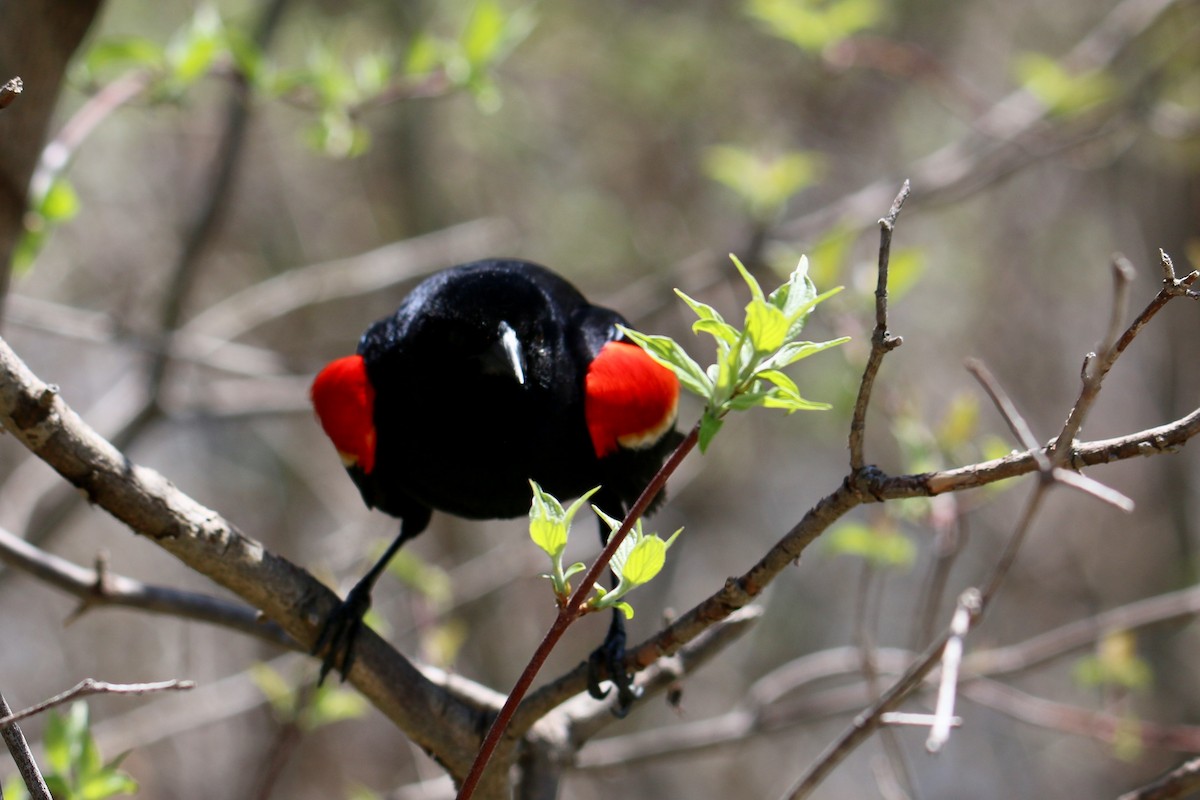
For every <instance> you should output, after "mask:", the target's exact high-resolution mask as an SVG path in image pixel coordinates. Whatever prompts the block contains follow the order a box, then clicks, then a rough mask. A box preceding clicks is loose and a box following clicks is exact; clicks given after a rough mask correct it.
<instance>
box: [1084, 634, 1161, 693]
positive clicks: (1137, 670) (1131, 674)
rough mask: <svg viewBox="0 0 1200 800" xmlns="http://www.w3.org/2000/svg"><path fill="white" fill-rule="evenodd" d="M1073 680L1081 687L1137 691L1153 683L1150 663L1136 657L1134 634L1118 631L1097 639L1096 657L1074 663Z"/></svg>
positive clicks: (1135, 636) (1135, 637) (1088, 657)
mask: <svg viewBox="0 0 1200 800" xmlns="http://www.w3.org/2000/svg"><path fill="white" fill-rule="evenodd" d="M1074 672H1075V680H1076V681H1078V682H1079V683H1080V684H1081V685H1083V686H1088V687H1094V686H1115V687H1118V688H1122V689H1131V690H1133V691H1141V690H1144V689H1147V688H1149V687H1150V685H1151V684H1152V683H1153V682H1154V672H1153V670H1152V669H1151V668H1150V664H1149V663H1148V662H1147V661H1146V660H1145V659H1143V658H1142V657H1141V656H1139V655H1138V654H1137V635H1136V634H1135V633H1134V632H1133V631H1129V630H1118V631H1112V632H1110V633H1108V634H1105V635H1104V637H1103V638H1101V639H1100V641H1099V643H1098V646H1097V648H1096V654H1095V655H1091V656H1087V657H1085V658H1082V659H1080V660H1079V661H1077V662H1076V664H1075V670H1074Z"/></svg>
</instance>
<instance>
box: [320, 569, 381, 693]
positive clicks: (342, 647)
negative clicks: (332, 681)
mask: <svg viewBox="0 0 1200 800" xmlns="http://www.w3.org/2000/svg"><path fill="white" fill-rule="evenodd" d="M370 607H371V593H370V591H360V587H359V586H355V587H354V588H353V589H351V590H350V593H349V594H348V595H346V599H345V600H343V601H342V602H341V603H339V604H338V605H337V606H336V607H335V608H334V609H333V610H332V611H330V612H329V616H328V617H326V618H325V624H324V625H322V626H321V632H320V633H319V634H318V635H317V641H316V643H315V644H313V648H312V653H313V655H321V654H322V653H324V656H323V658H322V659H321V674H320V676H318V678H317V685H318V686H320V685H321V684H323V683H324V682H325V678H326V676H327V675H329V673H330V672H333V671H334V670H335V669H336V670H338V671H340V672H341V673H342V680H343V681H344V680H346V676H348V675H349V674H350V669H351V668H352V667H353V666H354V643H355V642H356V641H357V640H358V634H359V633H360V632H361V631H362V628H363V615H364V614H366V613H367V609H368V608H370Z"/></svg>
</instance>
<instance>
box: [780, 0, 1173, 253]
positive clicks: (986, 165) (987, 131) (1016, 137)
mask: <svg viewBox="0 0 1200 800" xmlns="http://www.w3.org/2000/svg"><path fill="white" fill-rule="evenodd" d="M1181 3H1182V0H1122V2H1120V3H1118V4H1117V5H1116V6H1115V7H1114V8H1113V9H1112V11H1110V12H1109V13H1108V15H1107V16H1105V17H1104V19H1102V20H1101V21H1100V23H1099V24H1098V25H1097V26H1096V27H1095V28H1093V29H1092V30H1091V32H1090V33H1088V34H1087V35H1086V36H1085V37H1084V38H1083V39H1081V40H1080V41H1079V42H1078V43H1077V44H1076V45H1075V46H1074V47H1073V48H1072V49H1071V50H1070V52H1068V53H1067V54H1066V55H1065V56H1063V57H1062V58H1061V59H1060V63H1061V64H1062V66H1063V68H1064V69H1065V70H1067V71H1068V72H1072V73H1083V72H1089V71H1092V70H1100V69H1104V68H1105V67H1107V66H1109V65H1110V64H1112V63H1113V62H1114V61H1115V60H1116V59H1117V57H1118V56H1120V55H1121V54H1122V53H1123V52H1125V50H1126V48H1127V47H1129V45H1131V44H1132V43H1133V42H1134V41H1136V40H1137V39H1138V38H1139V37H1141V36H1143V35H1144V34H1145V33H1146V32H1147V31H1149V30H1150V28H1151V27H1153V26H1154V25H1155V24H1156V23H1157V22H1158V21H1159V20H1160V19H1162V17H1163V15H1165V14H1166V13H1167V12H1169V11H1170V10H1171V9H1173V8H1175V7H1176V6H1178V5H1181ZM1134 102H1140V98H1134ZM1051 111H1052V109H1050V108H1047V107H1046V105H1045V104H1043V103H1042V102H1041V101H1040V100H1038V99H1037V98H1036V97H1035V96H1034V95H1033V94H1032V93H1030V92H1029V91H1028V90H1027V89H1025V88H1024V87H1022V88H1020V89H1017V90H1016V91H1014V92H1012V93H1010V94H1009V95H1007V96H1006V97H1004V98H1003V99H1001V100H1000V101H999V102H997V103H996V104H995V105H993V106H991V108H989V109H988V110H987V111H986V112H984V113H983V114H982V115H980V116H979V117H978V118H977V119H976V120H975V121H974V123H973V125H972V128H971V132H970V133H969V134H968V135H967V136H965V137H964V138H963V139H961V140H959V141H956V142H953V143H951V144H948V145H946V146H944V147H942V148H941V149H940V150H937V151H935V152H933V153H930V154H929V155H927V156H925V157H924V158H922V159H920V160H919V161H917V162H915V163H914V164H911V165H909V166H908V167H907V168H906V169H905V171H906V173H907V174H908V176H909V178H911V179H912V181H913V183H914V184H916V185H917V186H920V187H921V197H920V202H922V203H928V204H931V205H934V204H938V203H945V202H951V201H953V200H956V199H960V198H962V197H963V196H965V195H967V194H969V193H970V192H973V191H976V190H978V189H979V188H980V187H982V186H986V185H988V184H990V183H992V182H993V181H995V180H997V179H999V178H1002V177H1004V176H1006V175H1009V174H1012V173H1013V172H1015V171H1017V170H1019V169H1021V168H1022V167H1025V166H1027V165H1029V164H1031V163H1033V162H1035V161H1037V160H1040V159H1042V158H1045V157H1046V156H1048V155H1050V154H1052V153H1054V152H1058V151H1061V150H1063V149H1065V148H1069V147H1072V146H1074V145H1076V144H1078V143H1080V142H1081V141H1087V140H1089V139H1091V138H1094V137H1095V136H1097V135H1099V133H1098V132H1099V131H1100V128H1099V126H1098V125H1097V124H1096V123H1094V122H1088V123H1087V124H1086V125H1084V126H1083V127H1082V128H1079V129H1076V127H1075V126H1072V125H1071V124H1062V123H1058V124H1055V125H1053V126H1051V125H1048V124H1047V121H1048V120H1049V118H1050V114H1051ZM894 186H895V179H894V178H891V177H888V178H883V179H881V180H878V181H875V182H874V183H871V184H869V185H867V186H864V187H863V188H861V189H859V190H858V191H856V192H853V193H851V194H848V195H846V196H844V197H842V198H841V199H838V200H834V201H832V202H822V204H821V207H820V208H819V209H816V210H814V211H810V212H808V213H806V214H803V215H800V216H798V217H795V218H794V219H792V220H790V221H788V222H785V223H783V224H782V225H781V226H779V227H778V228H776V230H775V231H773V235H774V236H777V237H779V238H784V239H805V238H809V237H812V236H814V235H816V234H817V233H819V232H823V231H827V230H830V229H832V228H834V227H836V226H838V225H839V224H844V223H845V222H846V221H847V220H850V221H856V220H864V219H870V218H871V216H873V213H874V209H878V208H883V207H884V206H885V205H886V204H887V203H888V202H889V200H890V198H891V195H892V192H893V191H894V188H893V187H894Z"/></svg>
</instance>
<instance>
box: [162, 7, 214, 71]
mask: <svg viewBox="0 0 1200 800" xmlns="http://www.w3.org/2000/svg"><path fill="white" fill-rule="evenodd" d="M225 49H226V45H225V31H224V25H223V23H222V22H221V15H220V12H218V11H217V9H216V7H215V6H213V5H211V4H208V3H205V4H203V5H201V6H199V7H198V8H197V9H196V13H195V14H194V15H193V16H192V21H191V24H189V25H188V26H187V27H186V28H184V29H183V30H182V31H180V33H179V34H177V35H176V36H175V37H174V39H173V40H172V42H171V44H170V45H168V47H167V51H166V56H167V64H168V66H169V67H170V69H171V78H172V79H173V80H174V81H176V82H177V83H178V84H181V85H184V86H186V85H188V84H191V83H194V82H195V81H196V80H198V79H199V78H201V77H203V76H204V75H205V74H206V73H207V72H208V69H209V67H211V66H212V64H213V62H215V61H216V59H217V57H218V56H219V55H221V54H222V53H223V52H224V51H225Z"/></svg>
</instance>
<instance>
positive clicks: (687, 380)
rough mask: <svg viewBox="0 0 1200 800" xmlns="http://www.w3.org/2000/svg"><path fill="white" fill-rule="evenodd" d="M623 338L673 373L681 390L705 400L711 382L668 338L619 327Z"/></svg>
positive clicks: (690, 358)
mask: <svg viewBox="0 0 1200 800" xmlns="http://www.w3.org/2000/svg"><path fill="white" fill-rule="evenodd" d="M618 327H619V328H620V330H621V332H622V333H623V334H625V336H627V337H629V339H631V340H632V341H633V342H634V343H636V344H637V345H638V347H641V348H642V349H643V350H645V351H646V352H647V353H648V354H649V355H650V357H651V358H653V359H654V360H655V361H657V362H658V363H660V364H662V365H663V366H664V367H666V368H667V369H669V370H671V371H672V372H674V373H675V377H676V378H678V379H679V383H680V385H681V386H683V388H685V389H687V390H688V391H689V392H692V393H693V394H696V395H699V396H700V397H704V398H707V397H708V396H709V394H711V392H712V381H710V380H709V378H708V376H707V375H705V373H704V370H702V369H701V368H700V365H699V364H697V363H696V362H695V361H694V360H693V359H692V357H691V356H689V355H688V354H687V352H686V351H685V350H684V349H683V348H682V347H681V346H680V345H679V343H678V342H676V341H675V340H674V339H671V338H670V337H669V336H657V335H652V334H645V333H640V332H638V331H635V330H631V329H629V328H626V327H625V326H623V325H621V326H618Z"/></svg>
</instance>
